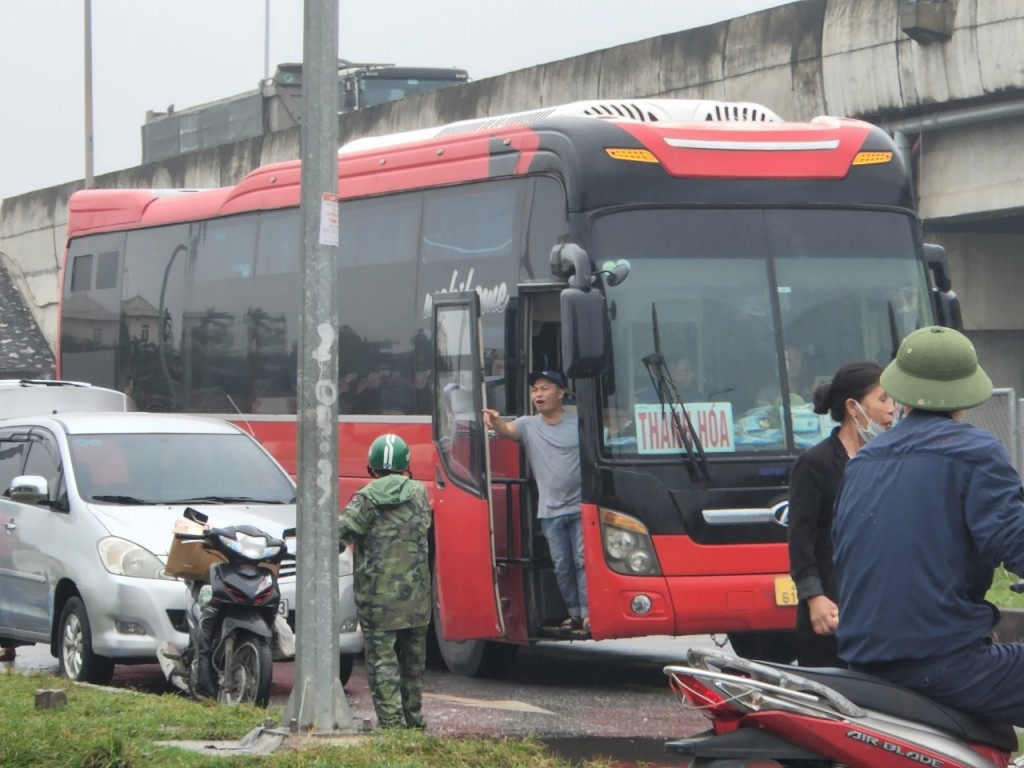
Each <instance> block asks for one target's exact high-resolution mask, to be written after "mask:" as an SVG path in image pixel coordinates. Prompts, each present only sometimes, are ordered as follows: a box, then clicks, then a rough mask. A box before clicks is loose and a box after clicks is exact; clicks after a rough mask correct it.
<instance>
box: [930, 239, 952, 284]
mask: <svg viewBox="0 0 1024 768" xmlns="http://www.w3.org/2000/svg"><path fill="white" fill-rule="evenodd" d="M924 261H925V264H927V265H928V268H929V269H930V270H931V271H932V279H933V280H934V281H935V287H936V288H938V289H939V290H940V291H949V289H950V288H952V287H953V281H952V280H951V279H950V277H949V259H948V258H947V256H946V249H945V248H943V247H942V246H941V245H937V244H936V243H925V244H924Z"/></svg>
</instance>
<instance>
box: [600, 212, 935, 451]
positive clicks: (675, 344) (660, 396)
mask: <svg viewBox="0 0 1024 768" xmlns="http://www.w3.org/2000/svg"><path fill="white" fill-rule="evenodd" d="M914 227H915V222H914V220H913V219H912V218H911V217H910V216H907V215H904V214H900V213H894V212H888V211H877V210H857V211H851V210H830V209H813V210H793V209H779V210H775V209H767V210H762V209H729V210H725V209H716V210H707V209H702V210H691V209H643V210H629V211H620V212H616V213H612V214H609V215H605V216H602V217H600V218H598V219H596V220H595V221H594V224H593V235H592V237H591V238H590V242H589V246H588V251H589V253H590V255H591V257H592V259H593V260H594V262H595V263H597V264H602V263H605V262H607V261H615V260H618V259H628V260H629V262H630V263H631V265H632V270H631V272H630V276H629V279H628V280H626V281H625V282H624V283H622V284H621V285H617V286H615V287H613V288H610V289H608V294H607V296H608V307H609V316H610V323H611V350H612V361H611V364H610V365H609V366H608V369H607V370H608V373H606V374H605V375H604V376H603V378H602V380H601V393H602V395H601V397H602V403H601V405H602V406H603V407H602V414H603V425H602V427H603V435H604V441H603V448H604V451H605V453H606V455H610V456H612V457H640V458H645V457H650V458H659V457H660V458H664V455H665V454H678V453H679V452H681V451H682V450H684V448H683V447H682V446H681V445H680V441H679V439H678V434H677V433H678V431H677V430H674V429H673V428H672V425H671V417H670V416H669V417H666V415H665V414H666V410H667V409H666V408H665V403H667V402H671V401H672V399H676V400H677V401H678V402H680V403H682V404H684V405H685V407H686V411H687V413H688V415H689V417H690V421H691V422H692V424H693V430H694V432H695V433H696V434H697V436H698V437H699V438H700V442H701V443H702V445H703V448H704V451H705V452H706V453H707V456H708V459H709V460H711V461H714V460H715V458H716V457H724V456H730V455H736V454H743V453H752V452H759V453H761V452H776V453H782V452H793V451H797V450H800V449H802V448H806V447H808V446H811V445H814V444H815V443H817V442H818V441H820V440H821V439H822V438H823V437H824V436H825V435H826V434H827V433H828V431H829V430H830V429H831V427H832V426H834V425H833V423H832V422H831V420H830V419H829V418H828V416H818V415H816V414H814V413H813V410H812V404H813V400H812V397H813V389H814V387H815V385H816V384H818V383H821V382H824V381H828V380H829V379H830V378H831V377H832V375H833V374H834V373H835V371H836V370H837V369H838V368H839V366H841V365H843V364H844V363H848V362H853V361H857V360H873V361H876V362H878V363H879V364H881V365H885V364H886V363H888V362H889V360H891V359H892V356H893V354H894V353H895V349H896V347H898V344H899V340H900V339H902V337H903V336H904V335H906V334H907V333H909V332H910V331H912V330H914V329H915V328H919V327H922V326H924V325H928V324H930V323H931V322H932V315H931V308H930V304H929V300H928V293H927V290H928V287H927V282H926V277H925V273H924V268H923V264H922V262H921V260H920V259H919V258H918V255H917V252H916V250H915V236H914V235H915V230H914ZM657 351H660V352H661V354H662V355H663V359H664V367H665V369H666V370H667V371H668V372H669V374H670V376H671V379H672V382H673V383H674V385H675V386H674V389H675V390H676V395H678V397H677V398H674V396H673V395H672V394H671V393H669V392H664V391H663V390H665V389H666V386H665V383H664V382H660V381H658V377H657V376H652V375H651V372H650V370H649V365H645V363H644V360H645V358H647V359H648V361H650V359H651V358H650V356H651V355H652V354H654V353H655V352H657Z"/></svg>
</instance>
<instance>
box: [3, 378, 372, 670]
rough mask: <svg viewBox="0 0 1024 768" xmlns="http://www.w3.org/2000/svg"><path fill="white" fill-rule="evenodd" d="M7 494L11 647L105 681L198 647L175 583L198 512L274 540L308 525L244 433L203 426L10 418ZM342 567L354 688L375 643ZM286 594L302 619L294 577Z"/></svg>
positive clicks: (346, 656) (163, 420)
mask: <svg viewBox="0 0 1024 768" xmlns="http://www.w3.org/2000/svg"><path fill="white" fill-rule="evenodd" d="M2 400H3V395H2V390H0V408H2ZM0 489H3V490H2V491H0V528H2V530H0V640H4V641H17V642H21V643H48V644H49V645H50V650H51V652H52V653H53V655H54V656H56V657H57V658H58V660H59V663H60V668H61V672H62V673H63V674H64V675H66V676H67V677H69V678H71V679H74V680H82V681H88V682H94V683H104V682H107V681H108V680H109V679H110V677H111V675H112V674H113V667H114V665H115V664H130V663H140V662H142V663H153V662H155V660H156V650H157V648H158V647H159V646H160V645H161V644H162V643H163V642H165V641H169V642H172V643H174V644H175V645H177V646H178V647H184V646H185V644H186V643H187V641H188V638H187V635H186V625H185V617H184V610H185V586H184V583H183V582H181V581H179V580H177V579H174V578H171V577H170V576H168V575H167V574H166V573H165V572H164V565H165V562H166V558H167V552H168V549H169V546H170V543H171V538H172V530H173V525H174V523H175V521H176V520H178V519H179V518H181V516H182V512H183V511H184V509H185V507H186V506H191V507H194V508H196V509H198V510H200V511H201V512H203V513H205V514H206V515H208V516H209V519H210V522H211V524H214V525H218V526H224V525H238V524H245V523H248V524H252V525H255V526H257V527H259V528H262V529H264V530H266V531H267V532H268V533H270V534H272V535H275V536H281V534H282V532H283V531H284V530H285V529H287V528H292V527H294V526H295V524H296V508H295V486H294V483H293V482H292V480H291V478H290V477H289V476H288V474H287V473H286V472H285V471H284V470H283V469H282V468H281V466H280V465H279V464H278V463H277V462H276V461H275V460H274V459H273V458H272V457H271V456H270V454H269V453H267V452H266V451H265V450H264V449H263V447H262V446H260V444H259V443H258V442H257V441H256V440H254V439H253V438H252V437H251V436H250V435H248V434H247V433H245V432H244V431H242V430H241V429H239V428H238V427H236V426H234V425H232V424H230V423H228V422H225V421H221V420H218V419H211V418H205V417H198V416H186V415H177V414H149V413H137V412H123V413H108V412H103V413H53V414H50V415H46V416H23V417H15V418H7V419H0ZM289 544H290V546H289V548H290V549H293V551H294V540H293V541H291V542H289ZM339 566H340V579H339V585H338V587H339V595H340V598H341V600H340V604H341V616H340V622H341V624H340V627H339V637H340V641H341V642H340V650H341V654H342V657H341V672H342V675H341V676H342V682H347V680H348V675H349V674H350V672H351V669H352V656H353V654H356V653H358V652H359V651H361V650H362V645H363V639H362V633H361V630H360V629H359V625H358V621H357V617H356V611H355V601H354V596H353V593H352V560H351V556H350V554H349V553H348V552H347V551H346V552H342V553H341V554H340V555H339ZM281 592H282V597H283V601H282V609H281V610H282V612H285V613H287V614H288V615H289V618H294V616H293V614H294V610H295V577H294V575H290V576H282V578H281ZM292 623H293V625H294V621H293V622H292Z"/></svg>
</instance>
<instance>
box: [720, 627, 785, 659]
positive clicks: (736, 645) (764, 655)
mask: <svg viewBox="0 0 1024 768" xmlns="http://www.w3.org/2000/svg"><path fill="white" fill-rule="evenodd" d="M729 642H730V643H732V649H733V651H735V652H736V655H737V656H742V657H743V658H744V659H755V660H757V661H771V662H774V663H776V664H789V663H791V662H792V661H793V660H794V659H796V635H795V633H793V632H790V631H788V630H780V631H774V632H768V631H765V632H730V633H729Z"/></svg>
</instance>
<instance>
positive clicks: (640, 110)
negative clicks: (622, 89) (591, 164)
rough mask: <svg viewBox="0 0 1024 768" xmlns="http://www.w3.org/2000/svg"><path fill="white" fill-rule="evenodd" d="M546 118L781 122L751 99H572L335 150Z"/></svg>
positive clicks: (370, 139) (375, 138)
mask: <svg viewBox="0 0 1024 768" xmlns="http://www.w3.org/2000/svg"><path fill="white" fill-rule="evenodd" d="M551 117H596V118H598V119H600V120H628V121H631V122H638V123H703V122H729V123H752V122H757V123H762V122H772V123H778V122H782V118H780V117H779V116H778V115H776V114H775V113H774V112H772V111H771V110H770V109H768V108H767V107H763V106H761V105H760V104H753V103H751V102H746V101H740V102H725V101H704V100H698V99H613V100H596V99H595V100H591V101H574V102H572V103H570V104H561V105H558V106H554V107H544V108H543V109H532V110H529V111H527V112H513V113H511V114H507V115H494V116H492V117H481V118H476V119H473V120H460V121H458V122H455V123H448V124H447V125H441V126H438V127H436V128H423V129H420V130H414V131H405V132H403V133H392V134H388V135H385V136H367V137H365V138H362V139H355V140H354V141H350V142H348V143H347V144H345V145H344V146H343V147H342V148H341V149H340V150H339V153H340V154H348V153H350V152H361V151H364V150H369V149H381V148H384V147H391V146H395V145H397V144H404V143H406V142H410V141H426V140H428V139H433V138H438V137H441V136H457V135H460V134H465V133H474V132H477V131H492V130H498V129H501V128H505V127H507V126H510V125H532V124H534V123H537V122H539V121H541V120H546V119H548V118H551Z"/></svg>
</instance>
